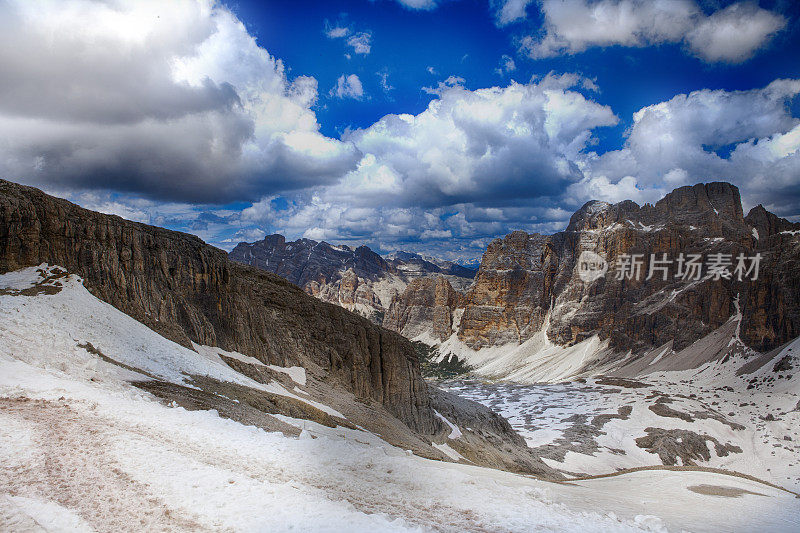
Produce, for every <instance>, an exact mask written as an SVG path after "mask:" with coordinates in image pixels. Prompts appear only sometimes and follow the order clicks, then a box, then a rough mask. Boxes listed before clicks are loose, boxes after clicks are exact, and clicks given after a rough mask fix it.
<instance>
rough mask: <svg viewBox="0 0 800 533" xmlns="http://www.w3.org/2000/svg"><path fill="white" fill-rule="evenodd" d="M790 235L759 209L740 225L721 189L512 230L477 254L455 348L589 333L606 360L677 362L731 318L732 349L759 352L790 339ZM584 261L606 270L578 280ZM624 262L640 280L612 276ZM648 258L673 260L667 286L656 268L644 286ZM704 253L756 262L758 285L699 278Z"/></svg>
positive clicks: (795, 243)
mask: <svg viewBox="0 0 800 533" xmlns="http://www.w3.org/2000/svg"><path fill="white" fill-rule="evenodd" d="M797 229H800V224H794V223H791V222H788V221H786V220H784V219H781V218H779V217H777V216H775V215H773V214H771V213H769V212H767V211H766V210H765V209H764V208H763V207H762V206H758V207H755V208H753V210H751V212H750V213H749V214H748V215H747V217H745V216H743V211H742V206H741V199H740V197H739V191H738V189H737V188H736V187H734V186H732V185H730V184H728V183H709V184H698V185H694V186H691V187H681V188H679V189H676V190H675V191H673V192H672V193H670V194H668V195H666V196H665V197H664V198H663V199H662V200H660V201H659V202H657V203H656V204H655V205H650V204H645V205H643V206H639V205H638V204H636V203H634V202H631V201H624V202H620V203H618V204H608V203H605V202H596V201H594V202H589V203H587V204H586V205H584V206H583V207H582V208H581V209H580V210H578V211H577V212H576V213H575V214H574V215H573V216H572V218H571V219H570V222H569V225H568V226H567V228H566V230H565V231H562V232H559V233H556V234H554V235H549V236H545V235H538V234H527V233H524V232H514V233H511V234H509V235H507V236H505V237H503V238H502V239H496V240H495V241H493V242H492V243H491V244H490V245H489V246H488V248H487V250H486V252H485V254H484V256H483V259H482V261H481V266H480V269H479V270H478V274H477V276H476V278H475V282H474V284H473V285H472V287H471V288H470V289H469V291H467V293H466V302H465V304H464V311H463V317H462V319H461V321H460V324H459V327H458V329H457V333H458V338H459V339H460V340H461V341H463V342H464V343H466V344H467V345H468V346H469V347H471V348H474V349H479V348H482V347H486V346H497V345H503V344H508V343H522V342H524V341H526V340H528V339H530V338H531V337H532V336H533V335H534V334H535V333H537V332H539V331H542V330H546V332H547V336H548V337H549V339H550V340H551V341H552V342H555V343H557V344H560V345H571V344H574V343H576V342H580V341H582V340H584V339H586V338H587V337H591V336H594V335H597V336H599V337H600V338H601V339H609V341H610V346H611V348H612V350H614V351H616V352H617V353H625V352H628V351H632V352H633V353H634V354H636V353H643V352H646V351H648V350H652V349H653V348H654V347H657V346H662V345H665V344H666V343H669V342H671V347H672V349H673V350H675V351H676V352H677V351H679V350H681V349H683V348H685V347H686V346H688V345H690V344H692V343H693V342H694V341H696V340H698V339H700V338H702V337H704V336H706V335H708V334H709V333H710V332H711V331H713V330H715V329H716V328H718V327H720V326H721V325H722V324H724V323H725V322H726V321H727V320H728V319H729V318H730V317H731V316H732V315H734V314H735V313H736V312H737V309H739V310H740V311H741V313H742V317H743V318H742V327H741V330H740V333H739V334H740V336H741V339H742V340H743V341H744V342H745V343H746V344H747V345H748V346H750V347H751V348H754V349H756V350H759V351H766V350H770V349H772V348H774V347H776V346H779V345H781V344H783V343H785V342H787V341H788V340H790V339H792V338H795V337H797V336H798V335H800V233H796V231H797ZM583 252H592V253H594V254H597V255H599V256H600V257H601V258H602V259H605V261H606V262H607V265H608V268H609V270H608V272H607V273H606V274H605V275H602V276H599V277H598V278H597V279H590V280H588V281H587V280H584V279H582V278H581V276H580V275H579V268H580V266H581V265H579V261H578V259H579V257H581V254H582V253H583ZM634 254H641V267H640V268H641V270H640V274H639V275H638V276H633V277H620V275H619V272H618V271H617V267H618V265H619V264H620V263H619V262H620V260H622V259H623V258H624V257H625V256H632V255H634ZM651 254H654V256H653V257H655V259H661V258H663V254H666V257H667V259H668V260H669V259H671V260H672V263H671V264H668V265H667V267H668V269H669V270H668V272H667V278H666V279H663V273H662V272H661V271H660V270H658V269H654V270H653V275H652V276H651V277H650V279H647V278H648V275H649V273H650V266H651ZM681 254H684V257H685V258H687V257H688V254H700V255H701V256H702V260H703V263H704V270H703V274H702V277H701V279H698V280H694V279H682V278H680V277H676V276H675V274H676V273H677V272H676V271H677V268H678V267H677V263H676V260H677V259H678V258H679V257H680V255H681ZM715 254H723V257H725V258H727V259H729V260H730V261H731V263H732V264H731V265H729V266H728V271H729V272H731V273H733V272H734V269H735V267H736V262H737V261H736V258H737V257H738V255H739V254H744V256H745V257H746V258H749V257H753V256H755V255H756V254H761V256H762V260H761V264H760V271H759V276H758V278H757V279H756V280H751V279H749V278H748V277H747V276H744V279H742V280H739V279H737V278H738V276H737V275H733V276H731V277H730V279H726V278H725V277H716V276H709V275H708V270H707V265H708V261H709V259H710V258H711V257H713V256H714V255H715ZM653 266H654V267H658V266H660V265H659V264H658V263H654V264H653ZM747 266H749V262H748V263H747ZM737 306H738V307H737ZM395 329H396V328H395Z"/></svg>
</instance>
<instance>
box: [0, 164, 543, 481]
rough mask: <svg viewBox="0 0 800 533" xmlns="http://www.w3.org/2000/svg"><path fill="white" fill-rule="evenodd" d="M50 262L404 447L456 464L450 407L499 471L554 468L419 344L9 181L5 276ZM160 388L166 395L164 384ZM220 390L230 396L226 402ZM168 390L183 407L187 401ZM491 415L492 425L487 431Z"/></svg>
mask: <svg viewBox="0 0 800 533" xmlns="http://www.w3.org/2000/svg"><path fill="white" fill-rule="evenodd" d="M43 262H46V263H50V264H51V265H59V266H61V267H64V268H66V269H67V270H68V271H69V272H71V273H74V274H78V275H80V276H82V277H83V279H84V284H85V286H86V287H87V288H88V289H89V291H90V292H92V293H93V294H94V295H95V296H97V297H98V298H100V299H102V300H104V301H106V302H108V303H109V304H111V305H113V306H114V307H116V308H117V309H119V310H121V311H123V312H125V313H126V314H128V315H129V316H131V317H133V318H135V319H136V320H138V321H140V322H142V323H144V324H145V325H147V326H148V327H150V328H151V329H153V330H155V331H156V332H158V333H160V334H161V335H163V336H165V337H167V338H169V339H171V340H173V341H175V342H177V343H179V344H182V345H184V346H187V347H191V346H192V342H195V343H198V344H202V345H207V346H215V347H219V348H222V349H223V350H227V351H236V352H240V353H242V354H245V355H248V356H251V357H254V358H256V359H258V360H259V361H261V362H263V363H267V364H274V365H279V366H284V367H286V366H294V365H299V366H302V367H304V368H305V369H306V371H307V374H308V375H309V384H308V387H307V391H311V392H313V393H315V394H316V397H317V398H319V399H321V400H322V399H324V400H325V403H328V404H329V405H332V406H333V407H334V408H336V409H338V410H340V411H341V412H343V413H345V414H346V416H347V418H348V421H351V422H352V423H356V424H359V425H361V426H363V427H366V428H368V429H370V428H371V429H372V431H375V432H376V433H378V434H380V435H382V436H383V438H385V439H386V440H388V441H389V442H392V443H395V444H397V445H398V446H402V447H404V449H414V450H415V452H418V453H421V454H422V455H425V456H428V457H432V458H442V459H446V456H445V455H443V454H442V452H440V451H438V450H437V449H435V448H434V447H433V446H432V445H431V442H432V441H434V442H441V441H446V440H447V438H446V435H447V434H449V430H450V429H449V427H447V426H445V425H444V424H443V423H442V421H441V420H440V419H439V418H437V417H435V416H434V409H438V410H440V412H441V411H442V410H448V412H452V416H453V418H452V421H453V422H454V423H456V424H462V423H467V422H469V423H470V424H473V425H472V426H470V427H473V429H474V434H473V435H472V437H471V440H469V439H464V440H463V442H462V441H459V442H452V441H451V444H453V445H454V446H456V447H457V448H458V449H459V450H461V452H463V453H464V454H465V456H470V457H476V458H484V459H485V461H484V462H483V463H481V464H486V465H490V466H495V467H498V468H505V469H511V470H518V471H526V472H529V473H540V474H543V475H549V474H548V473H552V472H553V471H552V469H549V468H548V467H547V466H546V465H544V463H542V462H541V461H540V460H538V459H537V458H536V457H535V456H533V455H532V454H531V452H530V450H528V449H527V448H526V447H525V446H524V443H523V444H520V442H519V439H520V438H519V436H518V435H516V434H515V433H514V432H513V431H512V430H511V429H510V426H508V424H507V423H505V421H504V420H502V419H501V418H500V417H499V416H498V415H495V414H494V413H492V412H491V411H489V410H488V409H486V408H483V407H480V406H477V405H475V404H471V406H470V409H468V410H460V409H459V408H458V407H457V406H456V407H454V406H453V405H452V404H453V402H454V401H455V400H452V399H448V398H449V397H448V396H447V395H445V394H440V393H438V392H437V391H435V390H433V389H432V388H431V387H429V386H428V385H427V384H426V383H425V382H424V381H423V379H422V377H421V375H420V371H419V362H418V359H417V357H416V355H415V353H414V349H413V347H412V346H411V344H410V343H409V342H408V341H407V340H406V339H404V338H403V337H402V336H400V335H398V334H397V333H394V332H391V331H388V330H385V329H383V328H381V327H378V326H376V325H374V324H372V323H371V322H370V321H368V320H366V319H364V318H362V317H359V316H357V315H355V314H353V313H350V312H348V311H346V310H345V309H342V308H341V307H339V306H335V305H331V304H328V303H324V302H321V301H319V300H318V299H316V298H312V297H311V296H308V295H307V294H305V293H304V292H303V291H302V290H300V289H299V288H298V287H296V286H295V285H293V284H291V283H289V282H288V281H286V280H285V279H284V278H282V277H280V276H277V275H275V274H272V273H270V272H267V271H265V270H262V269H259V268H255V267H251V266H248V265H244V264H241V263H237V262H234V261H230V260H229V259H228V257H227V254H225V252H223V251H222V250H218V249H216V248H214V247H212V246H208V245H206V244H205V243H203V242H202V241H201V240H200V239H198V238H196V237H194V236H191V235H187V234H183V233H179V232H174V231H169V230H165V229H162V228H157V227H152V226H147V225H144V224H140V223H136V222H130V221H126V220H123V219H121V218H119V217H117V216H111V215H103V214H100V213H96V212H92V211H88V210H86V209H82V208H80V207H78V206H76V205H74V204H72V203H70V202H67V201H65V200H60V199H57V198H53V197H51V196H48V195H46V194H44V193H42V192H41V191H39V190H37V189H34V188H31V187H24V186H21V185H17V184H14V183H10V182H7V181H4V180H0V273H4V272H8V271H12V270H17V269H19V268H22V267H26V266H32V265H38V264H41V263H43ZM365 264H368V262H365V263H361V266H362V267H364V265H365ZM198 357H201V356H200V355H199V354H198ZM227 361H229V362H228V364H229V365H234V366H235V367H236V368H235V369H236V370H237V371H239V372H242V373H245V374H248V375H251V377H253V379H256V380H257V381H262V380H263V379H265V376H263V375H262V373H263V372H264V370H263V368H264V367H259V368H257V367H255V366H253V365H247V364H241V363H240V362H238V361H236V360H233V359H229V360H227ZM266 378H267V380H269V379H275V376H272V377H270V376H266ZM266 382H268V381H266ZM198 383H200V382H198ZM151 385H152V387H155V389H158V383H154V384H151ZM201 385H202V383H201ZM203 387H206V388H208V387H211V388H210V389H209V390H210V391H211V392H210V393H207V394H206V392H204V391H205V390H206V389H205V388H203V390H200V391H199V392H198V394H201V393H202V394H206V396H208V397H209V398H212V399H215V400H214V401H215V402H217V403H219V402H221V401H222V400H220V398H222V399H224V398H226V397H227V398H236V397H237V396H235V395H234V396H231V394H234V392H232V391H231V390H229V389H231V387H232V386H231V385H230V384H223V383H218V384H205V385H203ZM214 387H217V388H220V387H222V388H221V389H219V390H223V391H227V392H225V393H224V394H225V395H224V396H222V397H219V396H216V395H215V394H214ZM225 387H227V388H225ZM155 389H154V390H155ZM184 392H185V391H184ZM161 393H163V394H164V395H165V397H166V398H168V399H175V400H178V399H180V398H178V396H180V394H183V392H182V393H180V394H178V393H177V392H175V391H172V392H169V391H167V392H164V391H161ZM170 394H172V396H170ZM176 394H177V395H178V396H175V395H176ZM202 394H201V395H202ZM237 394H241V395H242V398H243V400H242V401H244V398H249V400H248V401H249V402H250V404H252V405H253V406H269V405H273V404H275V402H274V401H272V400H275V398H272V400H269V399H265V398H251V397H252V395H253V394H254V392H253V390H250V391H239V392H238V393H237ZM268 400H269V401H268ZM179 403H180V402H179ZM223 403H224V402H223ZM228 403H229V404H230V405H227V406H218V407H215V408H218V410H219V411H220V412H221V413H222V412H224V411H225V409H227V410H229V411H231V412H235V411H236V409H235V408H236V407H237V406H238V405H239V404H234V402H233V401H229V402H228ZM279 403H283V404H286V401H282V402H279ZM289 403H291V402H289ZM295 403H297V402H295ZM300 403H302V402H300ZM214 405H217V404H214ZM223 407H225V409H223ZM273 407H274V405H273ZM290 407H291V406H290ZM228 408H229V409H228ZM261 408H262V407H259V409H261ZM265 408H266V407H265ZM476 410H477V411H476ZM312 411H313V410H312ZM476 412H478V413H479V416H476ZM317 415H319V413H317ZM293 416H294V415H293ZM481 420H483V421H488V422H487V423H486V424H485V427H483V426H481V425H479V424H480V423H482V422H480V421H481Z"/></svg>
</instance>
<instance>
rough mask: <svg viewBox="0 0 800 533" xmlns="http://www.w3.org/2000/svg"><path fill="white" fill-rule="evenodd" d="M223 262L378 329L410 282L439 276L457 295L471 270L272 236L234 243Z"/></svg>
mask: <svg viewBox="0 0 800 533" xmlns="http://www.w3.org/2000/svg"><path fill="white" fill-rule="evenodd" d="M229 257H230V258H231V259H233V260H234V261H238V262H240V263H245V264H248V265H251V266H254V267H258V268H260V269H263V270H267V271H269V272H273V273H275V274H278V275H279V276H282V277H284V278H286V279H287V280H289V281H290V282H292V283H294V284H295V285H297V286H298V287H300V288H302V289H303V290H305V291H306V292H307V293H308V294H310V295H312V296H316V297H317V298H319V299H320V300H322V301H325V302H330V303H334V304H337V305H340V306H342V307H344V308H345V309H347V310H349V311H355V312H357V313H359V314H361V315H363V316H365V317H367V318H371V319H373V320H374V321H376V322H377V323H378V324H381V323H382V322H383V316H384V314H385V313H386V310H387V309H388V308H389V306H390V305H391V302H392V299H393V298H394V297H395V296H397V295H398V294H400V293H402V292H403V291H404V290H405V288H406V287H407V286H408V284H409V282H411V281H412V280H415V279H418V278H424V277H429V276H433V275H441V276H444V277H445V278H446V279H447V280H448V281H449V282H450V283H451V284H452V285H453V286H455V287H458V288H459V289H461V290H463V289H465V288H466V287H467V286H468V285H469V284H471V283H472V278H474V277H475V270H472V269H469V268H466V267H463V266H460V265H457V264H455V263H451V262H449V261H442V260H438V259H435V258H432V257H427V256H422V255H420V254H416V253H411V252H404V251H397V252H393V253H391V254H389V255H387V256H385V257H382V256H380V255H379V254H377V253H376V252H374V251H372V250H371V249H369V248H368V247H367V246H359V247H357V248H350V247H349V246H334V245H331V244H328V243H327V242H324V241H323V242H317V241H313V240H310V239H299V240H297V241H294V242H286V239H285V238H284V237H283V236H282V235H277V234H276V235H268V236H266V237H264V239H263V240H261V241H258V242H254V243H245V242H242V243H239V244H238V245H237V246H236V247H235V248H234V249H233V250H231V252H230V254H229Z"/></svg>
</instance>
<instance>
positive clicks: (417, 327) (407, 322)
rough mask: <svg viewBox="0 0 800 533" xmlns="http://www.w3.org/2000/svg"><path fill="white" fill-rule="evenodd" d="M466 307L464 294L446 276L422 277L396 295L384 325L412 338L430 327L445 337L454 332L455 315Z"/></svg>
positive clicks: (429, 330) (438, 337) (441, 338)
mask: <svg viewBox="0 0 800 533" xmlns="http://www.w3.org/2000/svg"><path fill="white" fill-rule="evenodd" d="M463 307H464V295H463V294H461V293H459V292H457V291H456V290H455V289H453V287H452V285H450V282H448V281H447V279H446V278H445V277H444V276H437V277H435V278H431V277H427V278H418V279H415V280H413V281H412V282H411V283H409V285H408V287H407V288H406V290H405V292H403V294H402V295H400V296H396V297H395V298H393V299H392V304H391V306H390V307H389V311H388V312H387V313H386V317H385V318H384V321H383V325H384V327H385V328H387V329H391V330H394V331H397V332H399V333H401V334H402V335H403V336H404V337H406V338H409V339H413V338H414V337H416V336H417V335H420V334H422V333H424V332H426V331H427V332H429V333H430V334H431V335H432V337H433V338H434V339H438V340H440V341H443V340H445V339H447V338H448V337H449V336H450V335H452V333H453V325H454V320H455V318H456V317H455V315H456V314H457V311H458V310H459V309H463Z"/></svg>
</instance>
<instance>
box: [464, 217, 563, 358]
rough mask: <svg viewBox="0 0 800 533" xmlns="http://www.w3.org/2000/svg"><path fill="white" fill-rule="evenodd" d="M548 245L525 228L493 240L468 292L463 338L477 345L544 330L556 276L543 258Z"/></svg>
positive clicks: (517, 338)
mask: <svg viewBox="0 0 800 533" xmlns="http://www.w3.org/2000/svg"><path fill="white" fill-rule="evenodd" d="M546 244H547V237H545V236H542V235H537V234H534V235H528V234H527V233H525V232H522V231H515V232H514V233H511V234H509V235H506V236H505V237H504V238H502V239H495V240H494V241H492V243H491V244H489V246H488V247H487V248H486V252H485V253H484V254H483V260H482V261H481V266H480V269H479V270H478V275H477V276H476V278H475V283H474V285H473V287H472V288H471V289H470V290H469V292H468V293H467V302H466V308H465V310H464V315H463V317H462V318H461V324H460V329H459V330H458V332H459V337H460V338H461V339H462V340H464V341H465V342H467V343H468V344H469V345H470V346H472V347H473V348H476V349H477V348H482V347H484V346H495V345H499V344H507V343H509V342H517V343H519V342H524V341H525V340H527V339H529V338H530V336H531V335H533V333H534V332H536V331H538V330H539V329H541V327H542V322H543V320H544V316H545V314H546V312H547V309H548V307H549V304H550V291H549V289H550V282H549V280H550V279H551V277H552V273H551V272H550V271H549V267H548V268H545V266H544V264H543V262H542V260H543V258H544V254H543V253H542V252H543V249H544V248H545V247H546ZM543 289H544V290H543Z"/></svg>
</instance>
